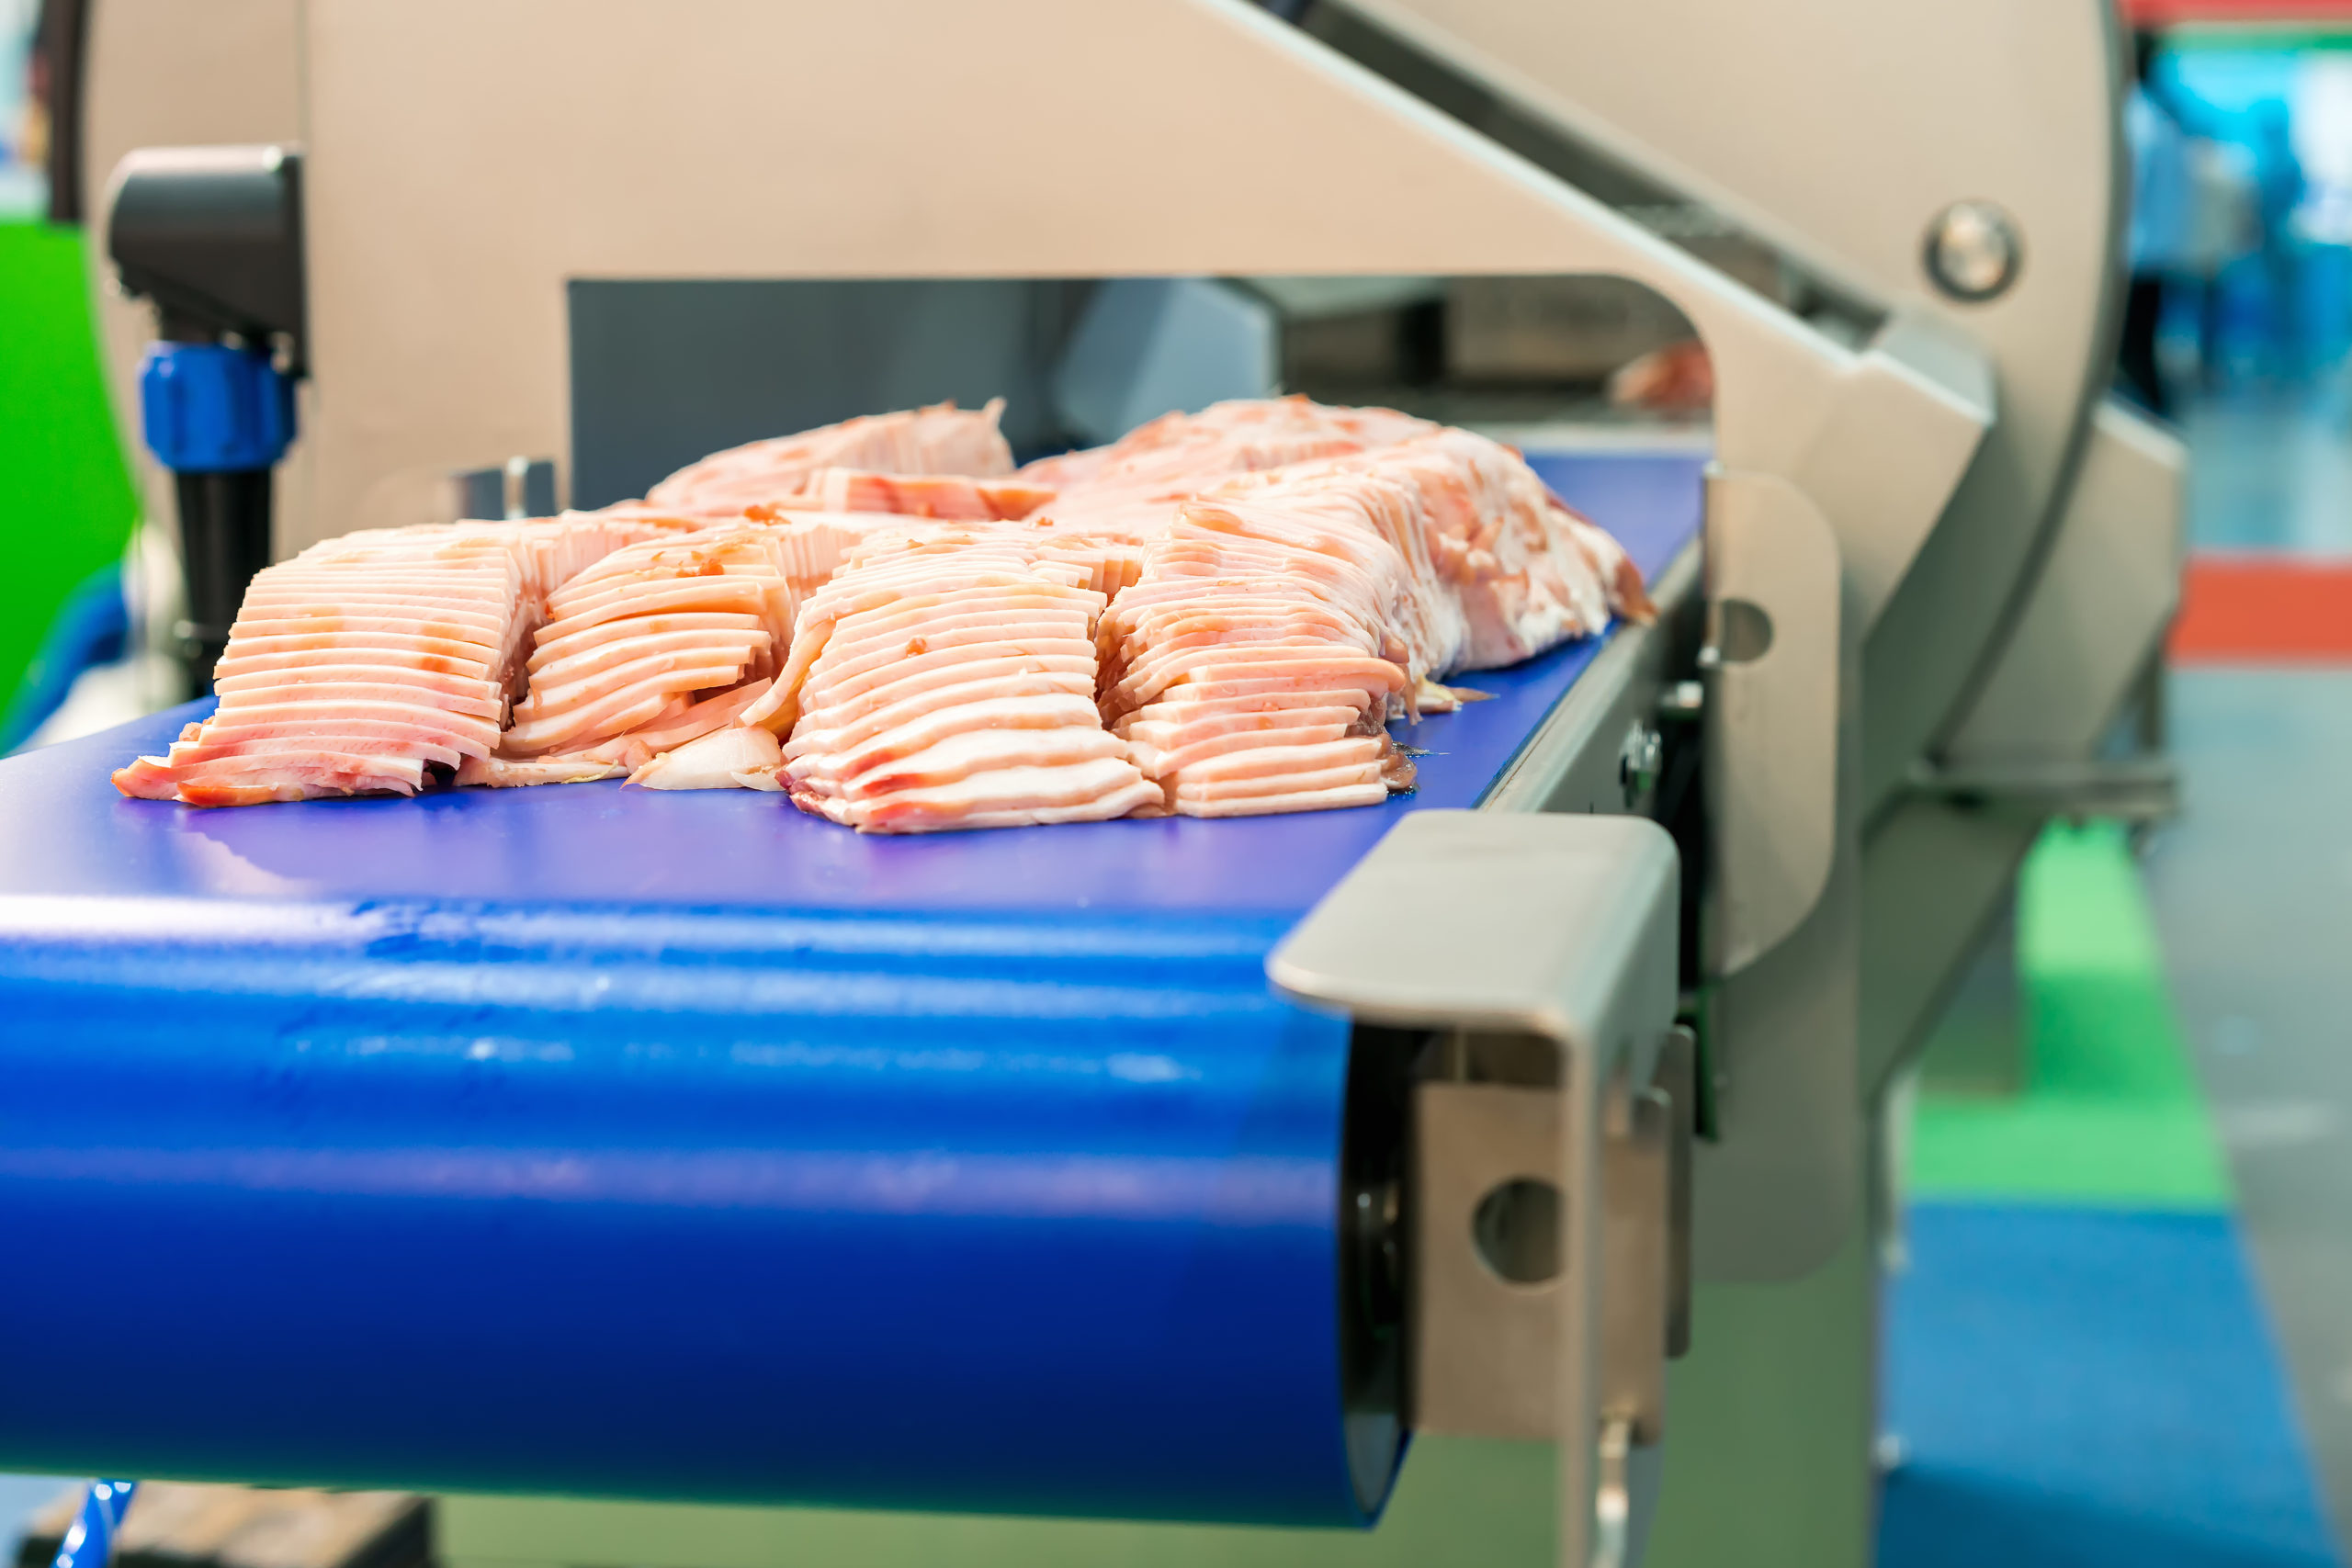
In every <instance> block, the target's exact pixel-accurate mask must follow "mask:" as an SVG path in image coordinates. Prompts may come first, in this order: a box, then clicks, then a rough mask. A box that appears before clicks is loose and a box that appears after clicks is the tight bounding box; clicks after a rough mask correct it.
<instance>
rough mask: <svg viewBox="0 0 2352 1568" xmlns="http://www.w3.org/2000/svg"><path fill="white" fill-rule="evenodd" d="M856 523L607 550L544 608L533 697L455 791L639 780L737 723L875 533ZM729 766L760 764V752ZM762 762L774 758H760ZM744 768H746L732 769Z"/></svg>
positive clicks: (864, 521) (783, 523)
mask: <svg viewBox="0 0 2352 1568" xmlns="http://www.w3.org/2000/svg"><path fill="white" fill-rule="evenodd" d="M901 521H902V520H901V519H899V518H895V517H888V518H875V517H863V516H855V515H847V514H844V515H838V516H813V517H799V516H794V517H781V518H775V519H774V520H771V521H758V520H753V519H745V520H743V521H741V522H737V523H731V524H722V525H717V526H714V527H709V528H705V529H702V530H699V531H697V532H694V533H689V534H684V535H679V536H670V537H664V538H660V539H655V540H652V541H650V542H649V543H645V544H641V545H637V546H634V547H630V548H628V549H624V550H619V551H616V552H615V553H614V554H612V555H609V556H607V557H605V558H604V559H603V560H601V561H598V562H597V563H596V564H595V565H594V566H593V567H591V568H589V569H588V570H585V571H582V572H581V573H579V574H578V575H577V576H575V577H573V578H572V579H571V581H569V582H567V583H565V584H564V585H563V587H562V588H561V589H560V590H559V591H558V592H556V593H555V594H554V595H553V596H552V597H551V598H550V599H549V600H548V617H549V618H548V622H547V624H546V625H545V626H541V627H540V628H539V631H538V638H537V647H536V648H535V649H534V650H533V652H532V654H531V656H530V660H529V665H528V669H529V673H530V694H529V696H528V697H526V699H525V700H524V701H523V702H521V703H520V704H518V705H516V706H515V725H514V728H511V729H509V730H508V731H507V732H506V734H505V736H504V738H503V740H502V741H501V743H500V746H499V752H500V754H499V755H498V756H496V757H494V758H489V759H485V760H483V761H478V762H475V763H471V764H469V765H468V767H467V768H466V769H465V770H464V771H463V772H462V773H460V774H459V781H458V782H460V783H463V784H576V783H582V782H585V781H587V780H590V779H598V778H611V777H614V776H616V775H618V774H622V773H632V772H642V773H644V776H643V777H642V778H641V779H640V780H639V782H643V783H656V784H665V785H666V786H668V787H677V786H676V785H675V784H674V783H673V782H672V780H673V777H675V776H683V775H684V771H685V770H669V771H668V773H652V772H646V770H649V769H650V765H651V764H652V763H653V761H655V759H657V758H659V757H661V756H662V754H664V753H665V752H669V751H671V750H674V749H676V748H678V747H681V746H684V745H686V744H687V743H689V742H691V741H695V740H697V739H700V738H702V737H703V736H706V735H708V734H709V733H710V732H712V731H713V730H716V729H718V728H723V727H725V726H728V725H730V724H732V723H733V722H734V720H735V718H736V717H737V716H739V715H740V714H741V713H742V712H743V711H744V710H745V709H746V708H748V707H750V706H751V705H752V703H753V702H755V701H757V700H758V698H759V696H760V695H761V694H762V693H763V691H765V689H766V686H767V677H768V676H770V675H772V674H773V673H774V672H775V666H776V664H777V663H778V662H779V661H780V660H781V656H782V652H783V650H784V649H786V647H787V646H788V645H789V643H790V641H791V637H792V624H793V618H794V612H795V610H796V608H797V605H798V604H799V602H800V601H801V600H802V599H803V598H805V597H806V596H807V595H809V593H812V592H815V591H816V590H817V589H818V588H820V587H821V586H822V585H823V584H824V583H825V582H826V581H828V580H830V579H831V577H832V575H833V572H834V570H835V568H837V567H838V566H839V565H840V563H841V559H842V553H843V551H844V550H845V549H846V548H847V547H849V546H850V545H851V544H853V543H854V541H855V540H857V539H858V538H860V537H862V536H863V535H864V534H865V531H866V529H867V528H869V527H872V526H874V525H877V524H883V525H893V526H895V525H899V524H900V523H901ZM729 755H730V756H731V757H733V758H735V759H736V760H738V761H751V762H756V761H758V760H759V759H758V749H757V747H756V743H754V744H753V746H752V748H750V749H749V750H746V749H744V748H742V747H741V746H739V747H738V748H737V749H736V750H735V751H734V752H732V753H729ZM765 761H766V762H767V763H768V764H769V765H773V764H774V762H775V756H774V755H773V754H772V750H771V754H769V755H768V756H767V757H766V758H765ZM733 771H747V770H730V772H733Z"/></svg>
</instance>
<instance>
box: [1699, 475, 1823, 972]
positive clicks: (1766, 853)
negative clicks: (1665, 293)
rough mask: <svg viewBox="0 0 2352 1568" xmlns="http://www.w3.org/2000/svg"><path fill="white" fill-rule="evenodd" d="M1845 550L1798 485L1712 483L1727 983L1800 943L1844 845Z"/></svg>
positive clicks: (1742, 478) (1710, 673) (1711, 585)
mask: <svg viewBox="0 0 2352 1568" xmlns="http://www.w3.org/2000/svg"><path fill="white" fill-rule="evenodd" d="M1841 596H1842V585H1841V582H1840V578H1839V568H1838V540H1837V536H1836V535H1835V534H1833V533H1832V532H1831V531H1830V528H1829V525H1828V524H1827V523H1826V522H1824V521H1823V520H1822V516H1821V513H1820V512H1819V511H1817V510H1816V509H1815V506H1814V504H1813V502H1810V501H1808V500H1807V499H1805V497H1804V494H1803V493H1802V492H1801V491H1798V490H1796V489H1795V488H1794V487H1793V486H1792V485H1790V484H1789V483H1788V482H1787V481H1785V480H1783V479H1778V478H1775V477H1773V476H1771V475H1768V474H1757V473H1736V472H1731V471H1727V470H1724V469H1722V468H1717V469H1714V470H1713V471H1711V472H1710V473H1709V475H1708V477H1707V646H1706V648H1705V649H1703V650H1702V653H1701V655H1700V661H1701V664H1702V669H1703V671H1704V675H1705V679H1706V686H1707V690H1706V700H1705V705H1704V709H1703V713H1702V721H1703V723H1704V725H1705V733H1706V766H1707V775H1706V776H1707V796H1708V807H1709V814H1710V816H1711V817H1712V818H1713V821H1714V823H1715V828H1716V841H1715V845H1714V850H1713V854H1714V865H1713V872H1714V879H1713V901H1714V907H1713V910H1712V911H1711V915H1712V918H1711V919H1710V920H1709V922H1708V939H1707V944H1708V948H1709V951H1708V953H1707V954H1706V957H1707V966H1708V969H1709V971H1710V973H1711V974H1712V975H1713V976H1726V975H1731V974H1734V973H1736V972H1737V971H1738V970H1741V969H1743V968H1746V967H1747V965H1748V964H1752V963H1754V962H1755V961H1756V960H1757V959H1758V958H1759V957H1761V956H1762V955H1763V954H1764V953H1768V952H1770V950H1771V949H1772V948H1773V947H1774V946H1776V945H1778V944H1779V942H1781V940H1782V939H1783V938H1785V937H1786V936H1787V935H1788V934H1789V933H1790V932H1791V931H1794V930H1795V929H1796V927H1797V924H1798V922H1799V921H1801V920H1803V919H1804V917H1805V915H1806V914H1807V912H1809V911H1810V910H1811V909H1812V908H1813V907H1814V905H1815V903H1816V902H1817V901H1818V900H1819V899H1820V897H1821V894H1822V890H1823V889H1824V888H1825V887H1826V886H1828V882H1829V865H1830V862H1831V860H1832V859H1833V858H1834V856H1835V854H1836V852H1837V845H1838V705H1839V703H1840V701H1841V700H1842V697H1843V695H1844V694H1843V692H1842V690H1841V684H1840V681H1839V669H1838V648H1839V643H1838V638H1839V626H1840V619H1841V615H1842V604H1841Z"/></svg>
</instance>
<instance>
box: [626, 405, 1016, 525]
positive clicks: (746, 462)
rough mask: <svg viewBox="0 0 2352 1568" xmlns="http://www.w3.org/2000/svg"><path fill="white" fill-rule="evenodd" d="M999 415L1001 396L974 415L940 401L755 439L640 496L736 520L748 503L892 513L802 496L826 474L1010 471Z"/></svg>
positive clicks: (985, 475) (984, 474) (993, 474)
mask: <svg viewBox="0 0 2352 1568" xmlns="http://www.w3.org/2000/svg"><path fill="white" fill-rule="evenodd" d="M1003 412H1004V400H1003V399H1002V398H996V399H991V400H989V403H988V405H987V406H986V407H985V408H980V409H973V410H966V409H959V408H957V407H956V405H955V404H954V403H939V404H936V405H934V406H933V407H931V408H922V409H908V410H904V411H901V412H897V413H884V414H873V415H869V416H867V417H865V418H862V419H852V420H844V421H842V423H839V424H829V425H826V426H824V427H823V428H822V429H820V430H811V431H807V432H804V433H803V434H799V435H786V436H781V437H779V438H777V439H775V440H773V441H754V442H752V443H751V444H750V445H748V446H736V447H730V448H729V450H727V451H724V452H718V453H714V454H712V455H711V456H710V457H705V458H704V459H703V460H702V461H700V462H698V463H693V464H689V465H688V466H687V467H685V468H680V469H679V470H678V471H677V472H676V473H674V474H672V475H671V476H670V477H669V478H668V479H663V480H662V482H661V483H660V484H657V485H655V486H654V487H653V488H652V489H651V490H650V491H646V492H645V499H646V501H647V502H649V503H650V504H651V505H654V506H658V507H666V508H671V509H674V510H676V511H679V512H683V513H688V514H691V515H695V516H701V517H706V518H709V519H713V520H717V519H722V518H729V517H737V516H741V514H742V512H743V509H744V508H745V507H747V506H775V505H798V506H801V507H804V508H807V509H809V510H826V511H875V512H888V511H897V510H899V508H897V507H894V506H877V505H871V504H866V505H859V506H855V507H851V506H841V507H832V506H828V505H825V504H824V502H821V501H820V502H815V503H813V504H812V503H811V502H809V500H808V499H807V496H808V493H809V491H810V490H811V489H812V487H819V486H822V485H826V484H831V483H835V482H842V481H834V480H831V479H827V478H825V477H824V476H825V475H826V473H827V470H831V469H853V470H860V471H862V472H863V473H865V474H866V475H871V476H876V477H877V478H879V477H885V476H917V475H941V474H944V475H958V476H962V477H964V478H967V479H995V478H999V477H1001V476H1003V475H1007V474H1010V473H1012V447H1010V446H1006V445H1005V440H1004V435H1003V434H1002V432H1001V431H1000V430H999V429H998V428H997V421H998V417H999V416H1000V415H1001V414H1002V413H1003ZM1032 488H1034V487H1028V486H1016V487H1012V490H1011V491H1007V492H1006V500H1005V504H1008V505H1009V504H1013V502H1012V499H1011V497H1012V495H1013V494H1015V493H1027V492H1028V491H1029V490H1030V489H1032ZM866 499H868V500H869V501H870V499H871V498H866ZM980 503H981V504H989V503H988V502H985V501H983V502H980ZM944 514H945V513H942V515H944ZM994 514H995V513H982V515H994Z"/></svg>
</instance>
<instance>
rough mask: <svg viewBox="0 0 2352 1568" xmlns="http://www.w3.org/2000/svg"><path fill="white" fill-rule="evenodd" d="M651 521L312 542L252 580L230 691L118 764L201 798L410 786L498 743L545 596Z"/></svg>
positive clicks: (225, 668) (119, 778)
mask: <svg viewBox="0 0 2352 1568" xmlns="http://www.w3.org/2000/svg"><path fill="white" fill-rule="evenodd" d="M636 536H641V531H636V530H632V529H631V528H630V527H629V526H628V525H620V524H616V523H613V522H609V521H605V520H596V519H547V520H542V521H538V522H530V523H519V524H459V525H435V526H430V527H420V528H403V529H388V530H381V531H377V532H371V533H363V534H356V535H351V536H346V537H345V538H341V539H335V540H330V541H328V542H327V543H326V544H323V545H318V546H313V547H311V548H310V549H308V550H305V551H304V552H303V553H302V554H300V555H299V556H297V557H295V558H293V559H292V560H289V561H286V562H284V563H282V564H280V565H277V566H274V567H270V568H267V569H266V570H263V571H262V572H260V573H259V574H258V575H256V576H255V577H254V581H253V583H252V585H251V586H250V587H249V588H248V589H247V590H246V592H245V600H244V604H243V606H242V607H241V608H240V609H239V611H238V613H237V620H236V624H235V625H234V626H232V627H231V629H230V634H229V643H228V648H227V650H226V651H225V652H224V653H223V655H222V657H221V660H220V664H219V666H218V667H217V668H216V669H215V671H214V672H213V675H214V687H215V690H216V691H218V693H219V694H220V706H219V707H218V708H217V709H216V710H215V711H214V713H213V715H212V716H211V717H209V718H208V719H206V720H204V721H203V722H202V723H201V724H194V725H190V726H188V727H187V729H185V730H184V731H182V733H181V735H180V738H179V739H178V740H177V741H175V743H174V744H173V746H172V748H171V751H170V753H169V754H168V755H167V756H164V757H142V758H140V759H139V760H138V761H135V762H133V763H132V764H130V766H129V767H126V768H123V769H120V770H119V771H118V772H117V773H115V775H114V782H115V785H116V787H117V788H119V789H120V790H121V791H122V792H123V793H124V794H125V795H137V796H141V797H144V798H148V799H159V800H172V799H176V800H180V801H183V802H186V803H187V804H188V805H191V806H250V805H256V804H259V803H261V802H264V801H275V800H302V799H308V798H311V797H314V796H320V795H356V794H363V793H371V792H390V793H394V794H401V795H413V794H414V793H415V792H416V791H417V790H418V789H419V788H421V787H423V785H424V781H425V771H426V769H427V768H429V767H442V768H455V767H458V766H459V765H460V764H462V763H463V762H465V761H468V760H469V759H476V758H481V757H485V756H487V755H488V754H489V753H490V752H491V751H492V750H493V749H494V748H495V747H496V746H497V744H498V729H499V723H500V720H501V719H502V718H503V716H504V715H505V711H506V702H507V694H508V690H509V683H510V681H511V679H512V676H513V672H514V671H515V665H516V661H517V655H518V653H519V651H520V649H521V647H522V644H523V639H524V638H525V637H526V636H527V635H528V631H529V627H530V625H531V622H532V621H533V619H534V618H535V617H536V615H537V607H538V602H539V598H540V596H541V595H542V594H543V593H544V592H546V591H547V589H548V587H549V586H550V585H551V581H552V580H554V579H556V578H558V577H559V576H560V575H561V574H564V573H568V572H570V571H573V570H578V569H579V568H580V567H582V566H584V565H586V564H587V563H588V562H590V561H592V560H594V558H596V557H598V556H600V555H602V554H604V553H605V552H606V551H608V550H610V549H612V548H614V547H616V545H619V544H622V543H626V542H627V541H628V540H629V539H630V538H632V537H636Z"/></svg>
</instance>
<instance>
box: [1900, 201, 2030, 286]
mask: <svg viewBox="0 0 2352 1568" xmlns="http://www.w3.org/2000/svg"><path fill="white" fill-rule="evenodd" d="M1923 259H1924V260H1925V262H1926V264H1927V268H1928V277H1930V278H1932V279H1933V280H1934V281H1935V285H1936V287H1937V288H1940V289H1942V290H1943V291H1944V292H1945V293H1946V294H1948V295H1950V296H1951V298H1952V299H1958V300H1960V301H1962V303H1964V304H1970V305H1981V304H1983V303H1984V302H1985V301H1986V300H1988V299H1998V298H1999V297H2000V296H2001V295H2003V294H2005V293H2007V291H2008V288H2009V285H2011V284H2013V283H2015V282H2016V281H2017V280H2018V270H2019V269H2020V268H2021V267H2022V266H2023V265H2025V241H2024V239H2023V238H2022V237H2021V236H2020V235H2019V234H2018V226H2017V223H2016V221H2015V220H2012V219H2011V218H2010V217H2009V215H2008V213H2007V212H2006V211H2004V210H2003V209H2001V207H2000V205H1999V204H1998V203H1996V202H1990V201H1955V202H1953V203H1952V204H1951V206H1950V207H1947V208H1945V209H1943V210H1942V211H1941V212H1939V213H1938V214H1937V215H1936V220H1935V221H1934V222H1932V223H1930V224H1928V235H1927V241H1926V243H1925V245H1924V247H1923Z"/></svg>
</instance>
